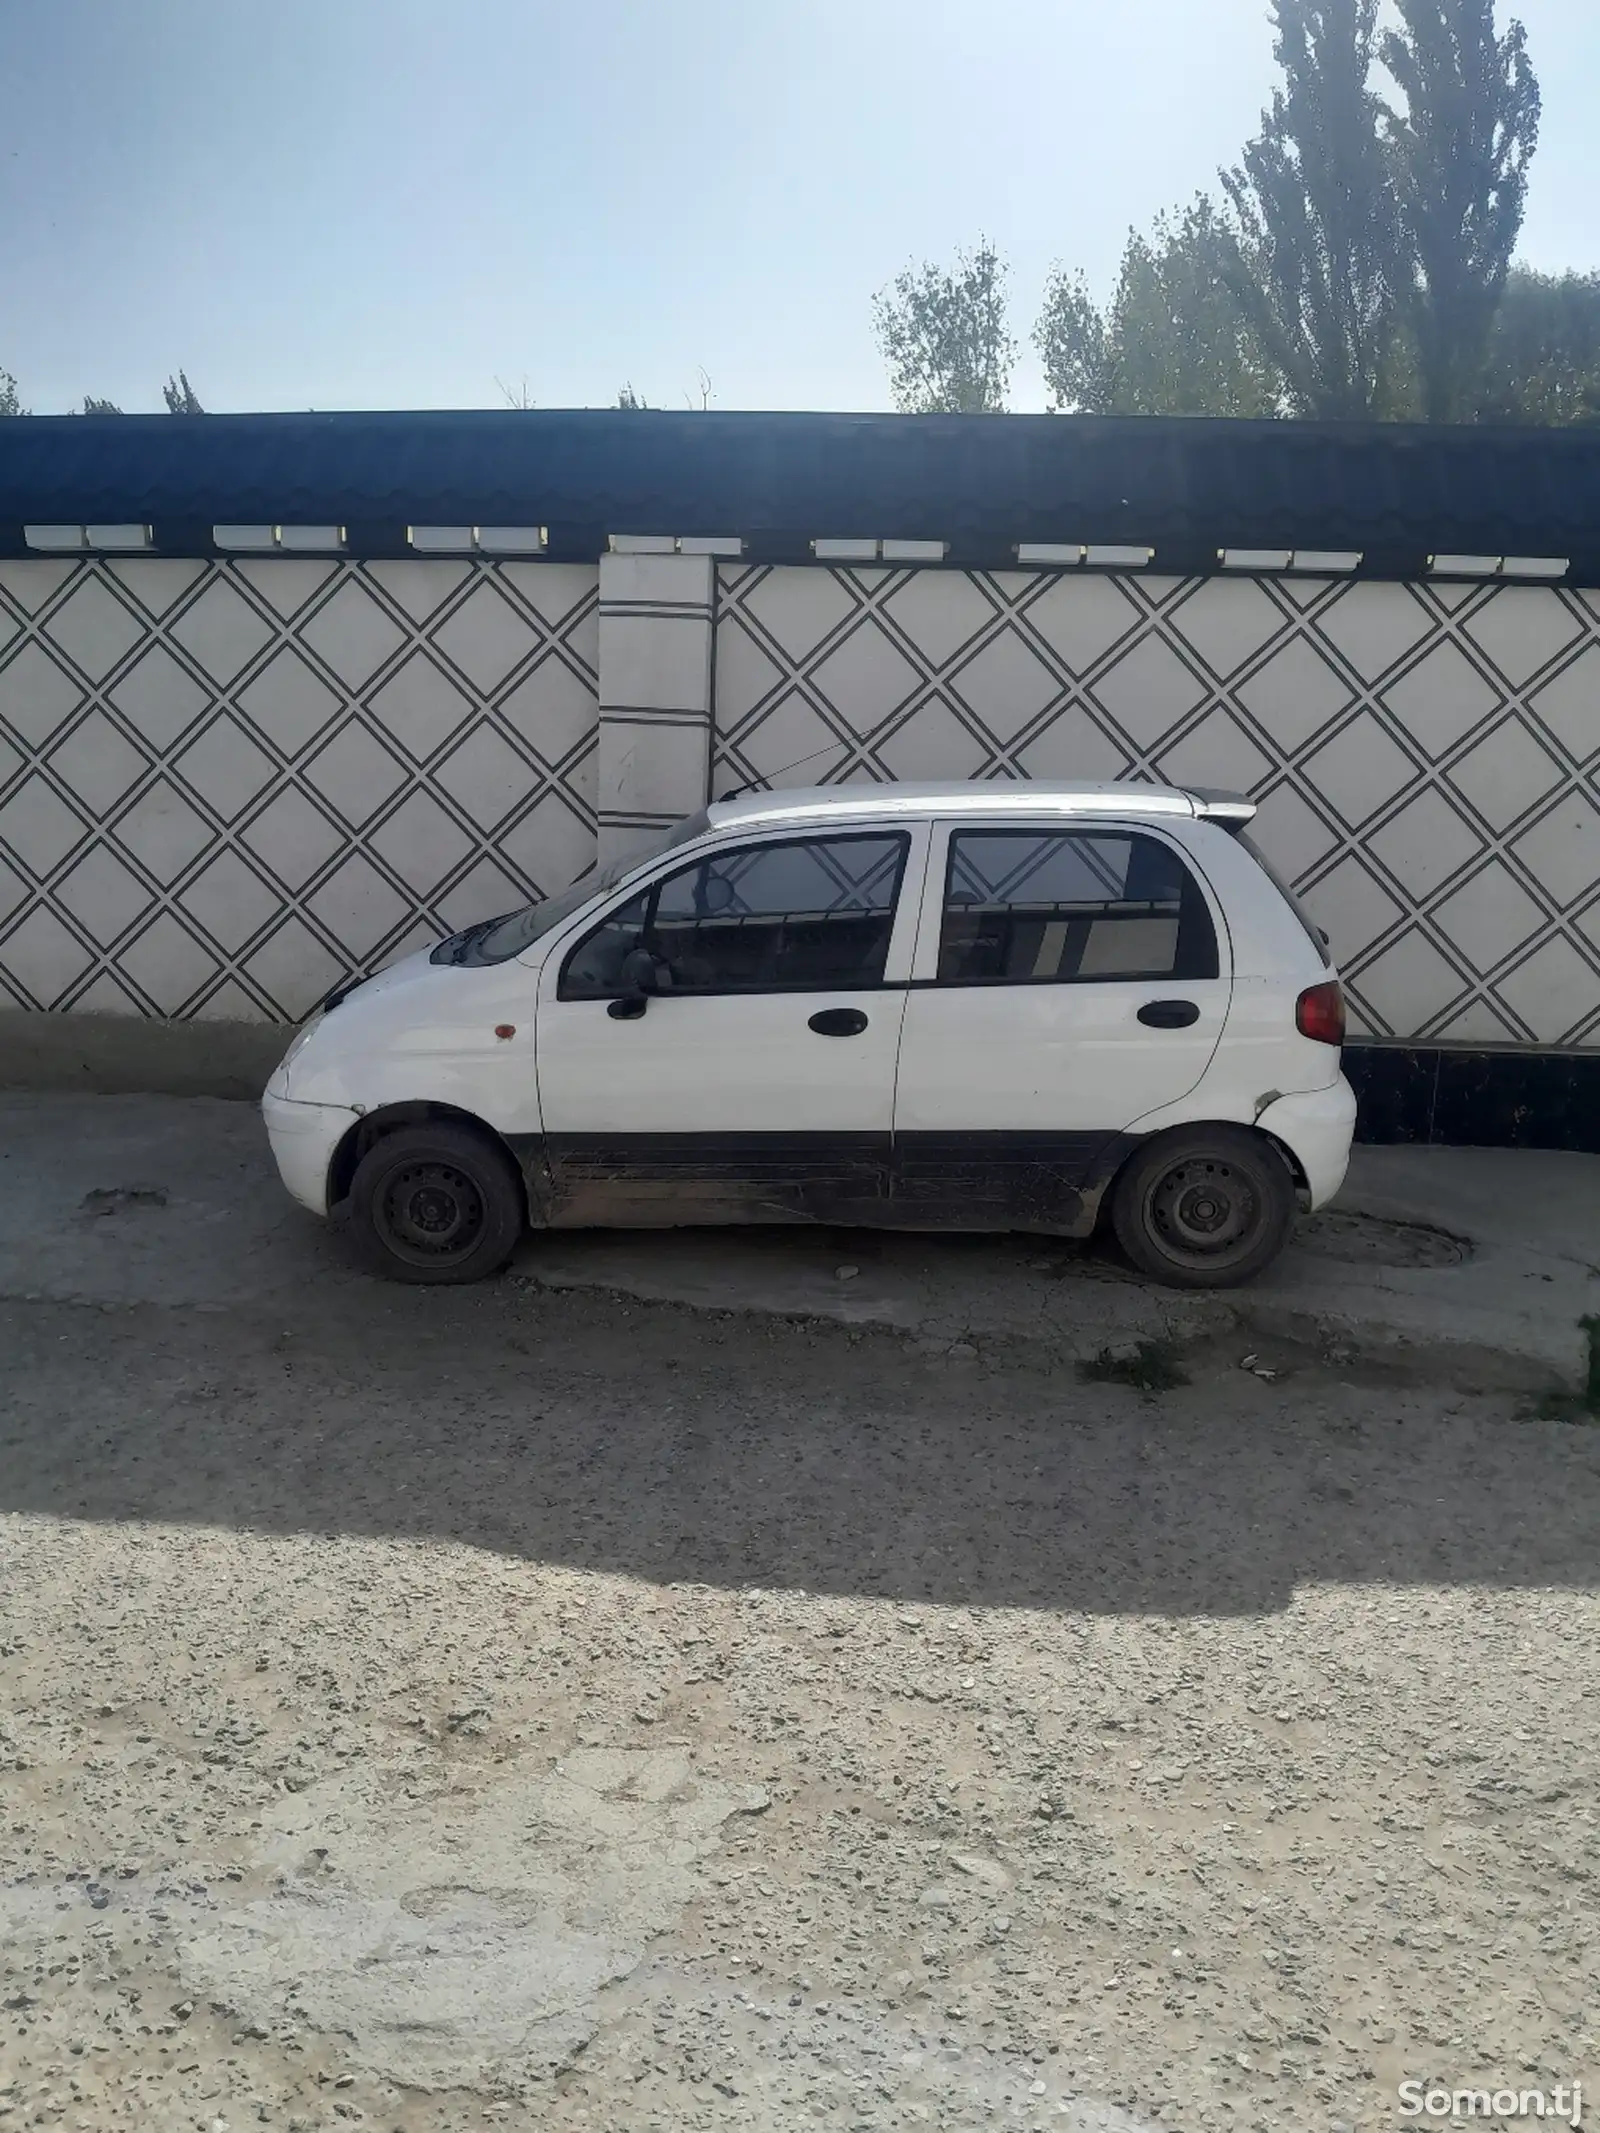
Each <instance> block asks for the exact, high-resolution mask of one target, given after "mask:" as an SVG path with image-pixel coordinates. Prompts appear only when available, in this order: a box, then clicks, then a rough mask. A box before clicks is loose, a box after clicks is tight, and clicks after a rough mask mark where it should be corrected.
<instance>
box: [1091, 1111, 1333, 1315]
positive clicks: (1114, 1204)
mask: <svg viewBox="0 0 1600 2133" xmlns="http://www.w3.org/2000/svg"><path fill="white" fill-rule="evenodd" d="M1294 1214H1295V1199H1294V1180H1293V1178H1292V1177H1291V1176H1290V1174H1289V1167H1288V1165H1287V1164H1286V1163H1285V1162H1284V1160H1283V1158H1282V1156H1280V1155H1279V1154H1278V1152H1277V1150H1276V1149H1275V1148H1274V1147H1273V1146H1272V1144H1271V1142H1270V1141H1268V1140H1266V1139H1264V1138H1263V1137H1262V1136H1261V1135H1260V1134H1257V1133H1250V1132H1247V1131H1246V1129H1245V1128H1244V1127H1243V1126H1220V1125H1219V1126H1181V1127H1179V1128H1177V1130H1176V1131H1174V1132H1171V1133H1162V1134H1158V1135H1157V1136H1156V1138H1155V1139H1154V1140H1152V1141H1151V1142H1150V1143H1149V1144H1148V1146H1146V1147H1144V1148H1141V1149H1140V1150H1139V1151H1138V1153H1137V1154H1136V1155H1135V1156H1133V1158H1132V1159H1131V1160H1130V1161H1129V1163H1128V1164H1127V1166H1126V1168H1125V1169H1124V1170H1123V1172H1122V1174H1121V1176H1120V1177H1119V1178H1118V1179H1117V1182H1116V1186H1115V1188H1114V1189H1113V1193H1112V1200H1111V1222H1112V1227H1113V1228H1114V1229H1115V1231H1116V1234H1117V1241H1118V1242H1119V1243H1120V1244H1121V1246H1122V1249H1123V1250H1124V1251H1125V1252H1126V1253H1127V1255H1128V1257H1129V1258H1130V1259H1131V1260H1132V1261H1133V1263H1134V1265H1135V1266H1136V1267H1137V1268H1138V1269H1139V1270H1140V1272H1141V1273H1144V1274H1149V1275H1151V1276H1153V1278H1154V1279H1155V1280H1157V1281H1161V1282H1165V1283H1167V1284H1168V1285H1169V1286H1170V1287H1172V1288H1178V1289H1225V1288H1232V1287H1234V1286H1235V1285H1236V1284H1237V1283H1239V1282H1243V1281H1249V1280H1250V1279H1251V1278H1252V1277H1253V1276H1254V1275H1256V1274H1259V1273H1260V1272H1261V1270H1262V1268H1263V1267H1265V1266H1269V1265H1270V1264H1271V1262H1272V1261H1273V1260H1274V1259H1276V1258H1277V1256H1278V1254H1279V1252H1281V1251H1282V1250H1283V1247H1284V1246H1285V1244H1287V1243H1288V1241H1289V1233H1290V1231H1291V1230H1292V1229H1293V1227H1294Z"/></svg>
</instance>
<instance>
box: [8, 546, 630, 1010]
mask: <svg viewBox="0 0 1600 2133" xmlns="http://www.w3.org/2000/svg"><path fill="white" fill-rule="evenodd" d="M597 577H598V573H597V571H596V569H595V567H594V566H592V565H569V564H549V565H546V564H496V563H488V562H481V563H480V562H473V563H471V564H455V563H446V564H434V563H424V562H420V561H417V562H411V561H403V562H399V561H397V562H392V563H373V564H361V563H343V562H339V563H334V562H326V563H325V562H309V561H307V562H299V561H277V560H270V561H268V560H258V561H249V562H241V563H198V562H165V561H162V562H155V561H151V562H141V563H132V564H130V563H109V562H100V561H93V562H90V561H85V562H77V563H59V562H6V563H0V1008H3V1007H6V1006H11V1007H18V1008H35V1009H44V1008H48V1009H71V1008H81V1009H84V1010H90V1011H99V1012H112V1013H132V1014H145V1015H164V1016H184V1017H187V1016H199V1017H207V1018H211V1017H216V1016H234V1017H237V1016H249V1017H255V1018H259V1019H261V1020H265V1021H292V1020H297V1019H298V1018H299V1017H300V1016H301V1015H303V1014H304V1013H305V1012H306V1011H307V1010H308V1009H309V1008H310V1007H311V1006H313V1005H314V1004H315V1002H316V1001H317V1000H318V999H320V998H321V997H322V995H323V994H324V993H325V992H327V990H328V989H329V987H330V986H332V985H333V984H334V983H336V982H337V981H338V980H340V979H342V978H344V977H347V976H350V975H352V974H354V973H356V972H358V971H363V970H370V969H376V968H379V967H381V966H382V965H383V964H384V963H386V962H389V961H391V960H392V959H393V958H394V957H395V956H396V955H397V954H399V953H402V952H409V951H410V950H411V949H412V948H415V947H418V946H421V945H423V944H424V943H425V942H427V941H429V940H433V939H437V938H438V937H439V935H441V934H442V933H444V932H447V931H450V930H452V929H453V928H455V927H458V926H461V925H465V924H468V923H470V922H471V921H472V920H474V919H479V918H487V917H491V916H493V915H494V914H495V913H496V912H498V911H503V910H506V909H509V908H511V907H513V906H515V905H517V904H519V903H523V902H527V901H531V900H533V899H535V898H538V897H541V896H546V895H549V894H550V893H552V892H553V891H555V890H558V889H562V888H565V887H566V886H567V884H568V883H569V882H570V881H571V880H573V879H574V878H575V877H576V876H577V875H579V874H581V873H582V872H583V871H584V869H585V868H586V867H588V866H590V865H592V864H593V861H594V855H595V812H594V752H595V731H596V722H597V716H598V714H597V711H596V703H597V700H598V677H597V673H596V661H597V652H596V642H597V639H596V617H597V606H598V602H597Z"/></svg>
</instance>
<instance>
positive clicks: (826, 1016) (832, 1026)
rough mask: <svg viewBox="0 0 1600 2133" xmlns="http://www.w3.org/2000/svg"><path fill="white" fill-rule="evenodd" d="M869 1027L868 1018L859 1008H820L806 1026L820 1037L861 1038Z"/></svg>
mask: <svg viewBox="0 0 1600 2133" xmlns="http://www.w3.org/2000/svg"><path fill="white" fill-rule="evenodd" d="M866 1026H867V1018H866V1016H865V1015H864V1014H863V1013H862V1012H861V1010H860V1008H859V1007H824V1008H820V1009H819V1010H818V1011H817V1013H816V1014H814V1015H813V1016H812V1017H811V1020H810V1021H809V1022H808V1023H807V1024H806V1028H807V1029H814V1030H815V1031H816V1033H817V1035H818V1036H819V1037H859V1036H860V1035H861V1032H862V1031H863V1030H864V1029H865V1028H866Z"/></svg>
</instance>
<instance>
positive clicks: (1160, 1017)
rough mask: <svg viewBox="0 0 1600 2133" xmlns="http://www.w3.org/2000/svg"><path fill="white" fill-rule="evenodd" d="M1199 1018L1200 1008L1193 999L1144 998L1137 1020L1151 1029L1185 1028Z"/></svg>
mask: <svg viewBox="0 0 1600 2133" xmlns="http://www.w3.org/2000/svg"><path fill="white" fill-rule="evenodd" d="M1199 1019H1200V1010H1199V1008H1198V1007H1196V1006H1195V1004H1194V1002H1193V1000H1146V1002H1145V1004H1144V1005H1143V1007H1141V1008H1140V1010H1139V1020H1140V1021H1141V1022H1147V1023H1148V1024H1149V1025H1150V1027H1151V1029H1187V1028H1188V1027H1189V1024H1190V1023H1191V1022H1198V1021H1199Z"/></svg>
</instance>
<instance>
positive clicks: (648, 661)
mask: <svg viewBox="0 0 1600 2133" xmlns="http://www.w3.org/2000/svg"><path fill="white" fill-rule="evenodd" d="M715 569H716V565H715V563H714V562H713V561H712V560H711V558H710V557H709V556H686V555H685V556H680V555H607V556H602V557H601V559H600V741H599V771H598V781H597V782H598V791H597V797H596V809H597V813H598V817H599V832H600V852H599V857H600V863H601V865H602V866H603V865H604V864H605V863H606V861H607V860H609V859H616V858H625V857H627V856H628V854H630V853H631V852H633V851H635V850H637V849H638V848H639V847H640V846H641V845H643V844H646V843H648V842H649V841H650V839H651V837H652V836H653V834H654V833H655V832H656V831H658V830H661V829H666V828H670V826H671V825H672V824H673V823H674V822H676V821H678V820H679V819H680V818H681V817H682V816H684V815H690V814H693V813H694V811H695V809H696V808H699V807H704V805H705V804H706V801H707V799H708V798H709V796H710V793H709V786H710V778H711V604H712V594H713V588H714V576H713V573H714V572H715Z"/></svg>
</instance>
